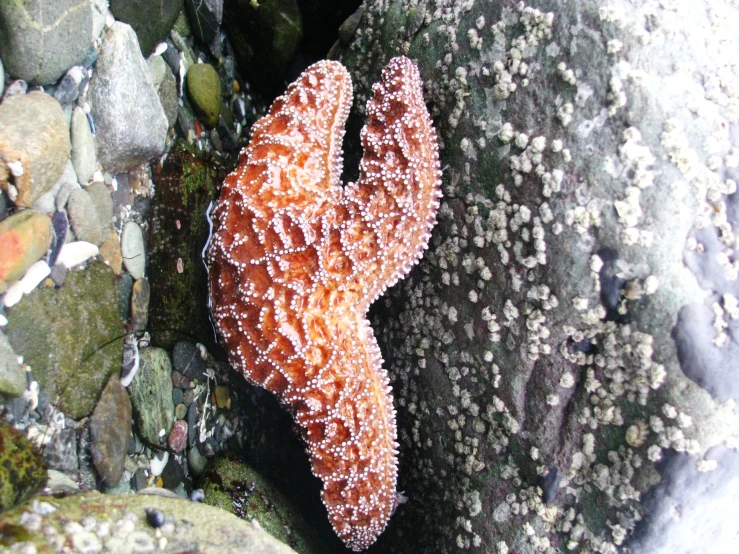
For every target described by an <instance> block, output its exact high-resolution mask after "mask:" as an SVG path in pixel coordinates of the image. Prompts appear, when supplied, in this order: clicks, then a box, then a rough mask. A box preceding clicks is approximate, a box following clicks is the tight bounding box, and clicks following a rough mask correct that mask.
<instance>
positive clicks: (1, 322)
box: [0, 314, 8, 327]
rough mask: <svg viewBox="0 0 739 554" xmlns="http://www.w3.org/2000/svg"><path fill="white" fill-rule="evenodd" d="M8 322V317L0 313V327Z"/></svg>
mask: <svg viewBox="0 0 739 554" xmlns="http://www.w3.org/2000/svg"><path fill="white" fill-rule="evenodd" d="M7 324H8V318H7V317H5V316H4V315H3V314H0V327H5V326H6V325H7Z"/></svg>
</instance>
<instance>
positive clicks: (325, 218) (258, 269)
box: [208, 57, 441, 550]
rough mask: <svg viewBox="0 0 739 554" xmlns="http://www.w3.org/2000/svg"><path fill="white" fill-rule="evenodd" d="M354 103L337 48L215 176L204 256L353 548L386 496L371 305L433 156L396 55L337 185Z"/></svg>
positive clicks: (242, 352) (385, 386)
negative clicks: (348, 177)
mask: <svg viewBox="0 0 739 554" xmlns="http://www.w3.org/2000/svg"><path fill="white" fill-rule="evenodd" d="M351 103H352V84H351V79H350V77H349V74H348V73H347V71H346V70H345V69H344V67H343V66H342V65H341V64H340V63H338V62H331V61H322V62H318V63H317V64H315V65H313V66H311V67H310V68H308V69H307V70H306V71H305V72H304V73H303V74H302V75H301V76H300V77H299V78H298V80H297V81H296V82H295V83H293V84H291V85H290V87H289V88H288V89H287V91H286V93H285V94H284V95H283V96H282V97H280V98H278V99H277V100H275V102H274V104H273V105H272V107H271V109H270V112H269V114H268V115H267V116H265V117H264V118H263V119H261V120H260V121H259V122H258V123H257V124H256V125H255V126H254V127H253V130H252V131H253V136H252V140H251V143H250V144H249V146H248V147H247V148H246V149H245V150H244V151H243V152H242V155H241V159H240V164H239V166H238V168H237V169H236V170H235V171H234V172H233V173H232V174H231V175H229V176H228V177H227V178H226V180H225V182H224V185H223V191H222V193H221V198H220V201H219V203H218V206H217V207H216V209H215V211H214V233H213V237H212V241H211V245H210V250H209V258H208V260H209V266H210V294H211V308H212V312H213V317H214V320H215V322H216V324H217V327H218V330H219V332H220V334H221V337H222V339H223V342H224V343H225V345H226V347H227V349H228V350H229V355H230V361H231V363H232V365H233V366H234V367H235V368H237V369H239V370H240V371H241V372H242V373H244V375H245V376H246V378H247V379H248V380H249V381H250V382H252V383H254V384H257V385H260V386H262V387H264V388H266V389H268V390H270V391H272V392H274V393H276V394H277V395H278V397H279V398H280V401H281V402H282V404H283V405H284V406H285V407H286V408H287V409H289V410H290V412H291V413H292V414H293V415H294V418H295V421H296V422H297V424H298V427H299V429H300V432H301V434H302V437H303V439H304V440H305V443H306V446H307V450H308V453H309V455H310V458H311V463H312V468H313V472H314V474H315V475H317V476H318V477H319V478H321V479H322V481H323V491H322V493H321V496H322V499H323V502H324V504H325V505H326V508H327V510H328V514H329V519H330V520H331V523H332V525H333V527H334V529H335V531H336V533H337V534H338V535H339V537H341V539H342V540H343V541H344V542H345V543H346V544H347V546H349V547H350V548H352V549H354V550H362V549H364V548H367V547H368V546H369V545H371V544H372V543H373V542H374V541H375V539H376V538H377V536H378V535H379V534H380V533H381V532H382V531H383V529H384V528H385V526H386V524H387V521H388V519H389V517H390V515H391V513H392V511H393V509H394V507H395V504H396V498H397V497H396V490H395V487H396V479H397V448H398V444H397V442H396V426H395V410H394V408H393V403H392V396H391V394H390V393H391V388H390V386H389V382H388V378H387V374H386V372H385V371H384V370H383V368H382V358H381V355H380V350H379V348H378V346H377V342H376V340H375V337H374V335H373V333H372V329H371V328H370V325H369V322H368V321H367V319H366V313H367V309H368V308H369V306H370V304H371V303H372V302H373V301H374V300H375V299H376V298H377V297H378V296H379V295H380V294H382V292H383V291H384V290H385V289H386V288H387V287H389V286H391V285H393V284H394V283H395V282H396V281H397V280H398V279H400V278H401V277H402V276H404V275H405V274H406V273H407V272H408V271H409V270H410V268H411V267H412V266H413V264H414V263H416V262H417V261H418V260H419V259H420V257H421V255H422V253H423V250H424V249H425V248H426V246H427V244H428V240H429V237H430V231H431V229H432V227H433V226H434V224H435V220H436V211H437V209H438V207H439V198H440V196H441V192H440V176H441V172H440V169H439V156H438V149H437V144H436V134H435V132H434V129H433V127H432V124H431V120H430V117H429V114H428V111H427V110H426V106H425V104H424V100H423V92H422V86H421V80H420V77H419V73H418V69H417V68H416V66H415V65H414V64H413V62H411V61H410V60H409V59H408V58H404V57H398V58H394V59H393V60H391V62H390V63H389V65H388V66H387V67H386V68H385V70H384V71H383V74H382V80H381V82H379V83H377V84H376V85H375V86H374V97H373V99H372V100H370V102H369V103H368V105H367V124H366V126H365V127H364V129H363V130H362V135H361V139H362V145H363V148H364V155H363V158H362V161H361V164H360V175H359V180H358V181H357V182H356V183H349V184H347V185H346V187H343V188H342V186H341V184H340V175H341V168H342V157H341V141H342V137H343V135H344V122H345V120H346V117H347V115H348V113H349V109H350V107H351Z"/></svg>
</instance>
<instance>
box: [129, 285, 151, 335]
mask: <svg viewBox="0 0 739 554" xmlns="http://www.w3.org/2000/svg"><path fill="white" fill-rule="evenodd" d="M150 298H151V286H150V285H149V281H148V279H144V278H142V279H137V280H136V281H135V282H134V284H133V290H132V291H131V328H132V329H133V330H134V331H143V330H145V329H146V323H147V321H148V319H149V299H150Z"/></svg>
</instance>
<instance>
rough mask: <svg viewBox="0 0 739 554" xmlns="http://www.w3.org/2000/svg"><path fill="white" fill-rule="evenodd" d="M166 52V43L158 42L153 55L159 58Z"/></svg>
mask: <svg viewBox="0 0 739 554" xmlns="http://www.w3.org/2000/svg"><path fill="white" fill-rule="evenodd" d="M166 51H167V43H166V42H160V43H159V44H157V47H156V48H154V55H156V56H161V55H162V54H164V53H165V52H166Z"/></svg>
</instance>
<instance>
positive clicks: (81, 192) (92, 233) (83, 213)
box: [67, 183, 113, 246]
mask: <svg viewBox="0 0 739 554" xmlns="http://www.w3.org/2000/svg"><path fill="white" fill-rule="evenodd" d="M67 212H68V213H69V222H70V224H71V225H72V230H73V231H74V234H75V236H76V237H77V239H79V240H84V241H86V242H91V243H92V244H94V245H96V246H97V245H101V244H102V243H103V241H104V240H105V238H106V237H107V236H108V231H109V230H110V222H111V219H112V217H113V200H112V199H111V197H110V192H109V191H108V189H107V187H106V186H105V185H104V184H103V183H93V184H92V185H90V186H89V187H87V188H86V189H76V190H73V191H72V193H71V194H70V195H69V200H68V201H67Z"/></svg>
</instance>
